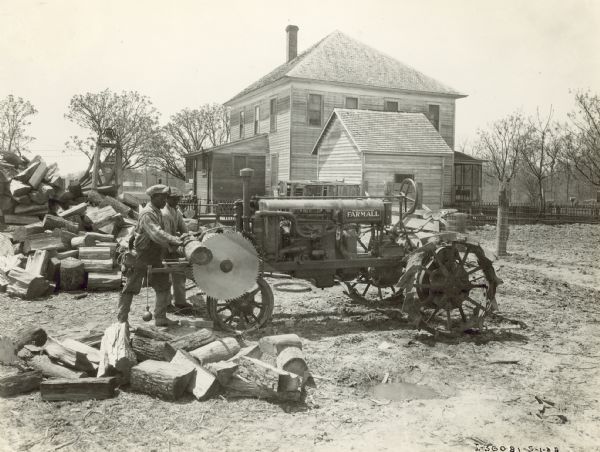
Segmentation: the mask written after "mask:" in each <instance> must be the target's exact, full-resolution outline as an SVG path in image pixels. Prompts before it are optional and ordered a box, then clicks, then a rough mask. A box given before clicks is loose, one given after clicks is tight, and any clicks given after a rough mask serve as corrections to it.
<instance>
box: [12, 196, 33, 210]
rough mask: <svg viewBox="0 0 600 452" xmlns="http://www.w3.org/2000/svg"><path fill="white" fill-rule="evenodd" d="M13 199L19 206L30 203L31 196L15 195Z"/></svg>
mask: <svg viewBox="0 0 600 452" xmlns="http://www.w3.org/2000/svg"><path fill="white" fill-rule="evenodd" d="M13 199H14V200H15V203H17V204H18V205H20V206H29V205H31V198H30V197H29V195H22V196H15V197H13ZM13 210H14V209H13Z"/></svg>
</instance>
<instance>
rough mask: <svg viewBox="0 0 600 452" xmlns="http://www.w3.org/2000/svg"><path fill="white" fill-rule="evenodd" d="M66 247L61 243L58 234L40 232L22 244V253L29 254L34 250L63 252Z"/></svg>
mask: <svg viewBox="0 0 600 452" xmlns="http://www.w3.org/2000/svg"><path fill="white" fill-rule="evenodd" d="M66 248H67V246H66V245H65V244H64V243H63V240H62V237H61V236H60V233H53V232H42V233H41V234H33V235H30V236H29V237H27V238H26V239H25V242H23V251H24V252H25V253H30V252H32V251H35V250H56V251H64V250H65V249H66Z"/></svg>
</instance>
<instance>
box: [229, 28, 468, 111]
mask: <svg viewBox="0 0 600 452" xmlns="http://www.w3.org/2000/svg"><path fill="white" fill-rule="evenodd" d="M282 78H300V79H310V80H320V81H325V82H337V83H351V84H355V85H365V86H369V87H377V88H388V89H397V90H406V91H418V92H426V93H439V94H445V95H449V96H453V97H465V96H466V95H465V94H461V93H460V92H458V91H456V90H455V89H453V88H451V87H449V86H447V85H444V84H443V83H441V82H438V81H437V80H435V79H433V78H431V77H428V76H426V75H425V74H422V73H421V72H419V71H417V70H416V69H413V68H412V67H410V66H408V65H406V64H404V63H401V62H400V61H398V60H396V59H394V58H392V57H390V56H388V55H386V54H384V53H382V52H380V51H379V50H376V49H374V48H372V47H369V46H368V45H366V44H363V43H362V42H359V41H356V40H355V39H352V38H350V37H349V36H347V35H345V34H343V33H341V32H339V31H334V32H333V33H331V34H329V35H327V36H326V37H325V38H323V39H321V40H320V41H319V42H317V43H316V44H314V45H313V46H312V47H310V48H308V49H307V50H305V51H304V52H302V53H301V54H300V55H298V56H297V57H296V58H294V59H293V60H291V61H289V62H287V63H285V64H282V65H281V66H279V67H277V68H275V69H274V70H272V71H271V72H269V73H268V74H267V75H265V76H264V77H262V78H261V79H259V80H257V81H256V82H254V83H252V84H251V85H250V86H248V87H247V88H246V89H244V90H243V91H241V92H240V93H238V94H237V95H236V96H234V97H233V98H231V99H230V100H228V101H227V102H226V104H228V103H229V102H232V101H234V100H236V99H239V98H240V97H243V96H245V95H246V94H249V93H251V92H253V91H256V90H257V89H260V88H262V87H264V86H267V85H269V84H271V83H273V82H276V81H278V80H280V79H282Z"/></svg>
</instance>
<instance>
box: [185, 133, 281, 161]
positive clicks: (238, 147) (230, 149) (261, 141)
mask: <svg viewBox="0 0 600 452" xmlns="http://www.w3.org/2000/svg"><path fill="white" fill-rule="evenodd" d="M255 141H256V142H258V143H254V142H255ZM254 144H257V146H255V147H252V145H254ZM268 151H269V139H268V134H266V133H261V134H258V135H254V136H253V137H250V138H244V139H243V140H237V141H232V142H230V143H225V144H221V145H219V146H214V147H212V148H208V149H203V150H201V151H196V152H190V153H188V154H186V155H185V156H184V157H185V158H186V159H188V158H194V157H197V156H199V155H202V154H210V153H235V152H240V153H243V154H256V155H261V154H265V153H268Z"/></svg>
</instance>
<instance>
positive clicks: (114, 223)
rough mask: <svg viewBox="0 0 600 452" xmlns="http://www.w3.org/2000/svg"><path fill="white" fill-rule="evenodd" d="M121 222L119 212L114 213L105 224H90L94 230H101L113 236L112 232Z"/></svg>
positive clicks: (121, 218) (116, 229) (117, 228)
mask: <svg viewBox="0 0 600 452" xmlns="http://www.w3.org/2000/svg"><path fill="white" fill-rule="evenodd" d="M122 224H123V217H122V216H121V214H120V213H118V214H117V215H115V217H114V218H112V219H111V220H110V221H109V222H108V223H107V224H103V225H102V226H98V225H96V226H92V227H93V228H94V229H95V230H97V231H99V232H103V233H104V234H110V235H112V236H114V234H115V233H116V232H117V231H118V230H119V228H121V225H122Z"/></svg>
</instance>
